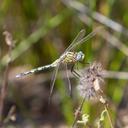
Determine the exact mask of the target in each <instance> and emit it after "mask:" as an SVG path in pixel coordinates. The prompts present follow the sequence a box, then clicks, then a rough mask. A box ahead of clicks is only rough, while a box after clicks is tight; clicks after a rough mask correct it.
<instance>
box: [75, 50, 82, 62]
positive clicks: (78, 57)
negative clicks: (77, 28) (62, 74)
mask: <svg viewBox="0 0 128 128" xmlns="http://www.w3.org/2000/svg"><path fill="white" fill-rule="evenodd" d="M76 59H77V61H82V60H83V59H84V53H83V52H82V51H80V52H78V53H77V56H76Z"/></svg>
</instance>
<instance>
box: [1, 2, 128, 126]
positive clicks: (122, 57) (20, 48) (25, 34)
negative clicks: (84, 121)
mask: <svg viewBox="0 0 128 128" xmlns="http://www.w3.org/2000/svg"><path fill="white" fill-rule="evenodd" d="M104 16H105V17H104ZM98 26H104V31H101V32H99V33H97V35H96V36H94V37H93V38H92V39H90V40H88V41H87V42H86V43H83V44H82V45H80V46H79V47H76V48H75V51H79V50H81V51H83V52H84V54H85V60H84V62H83V63H82V64H79V66H78V68H79V69H82V68H84V67H86V66H88V64H86V63H92V62H94V61H98V62H100V63H101V64H102V65H103V67H104V69H105V70H109V71H112V72H109V73H110V74H108V76H107V78H106V79H105V83H104V85H103V88H104V89H103V90H104V93H105V95H106V97H107V99H108V101H109V105H110V106H109V108H110V116H111V117H112V122H113V125H114V127H116V128H117V127H118V128H125V127H128V111H127V110H128V101H127V98H128V85H127V83H128V82H127V79H128V74H127V70H128V68H127V65H128V60H127V56H128V48H127V40H128V30H127V27H128V1H127V0H104V1H102V0H91V1H90V0H77V1H70V0H69V1H68V0H61V1H58V0H53V1H51V0H38V1H36V0H0V88H1V90H2V87H3V86H4V81H5V78H7V79H6V80H7V81H8V83H7V84H8V86H7V88H6V89H5V91H4V93H5V98H4V100H2V102H3V101H4V102H3V103H4V105H3V109H2V116H1V124H3V122H4V124H5V125H4V126H6V127H22V128H23V127H25V128H27V127H40V128H44V127H45V128H52V127H55V128H62V127H63V128H65V127H70V126H71V125H72V122H73V120H74V112H75V109H77V108H78V106H79V104H80V103H81V98H80V96H79V95H78V94H77V91H76V86H77V83H78V81H77V79H76V78H74V77H71V78H70V79H71V83H72V87H73V90H72V92H73V96H72V97H69V95H68V85H67V80H66V77H65V75H64V74H63V73H65V70H64V69H62V70H61V69H60V70H61V72H63V73H59V75H58V76H59V77H58V79H57V80H56V84H55V88H54V92H53V96H52V100H51V104H50V106H48V96H49V90H50V80H51V74H52V72H53V70H49V71H45V72H42V73H39V74H36V75H31V76H28V77H24V78H21V79H17V78H15V75H16V74H18V73H20V72H23V71H27V70H29V69H32V68H35V67H38V66H42V65H47V64H49V63H52V62H53V61H54V60H55V59H57V58H58V57H59V55H61V54H62V53H63V52H64V50H65V49H66V48H67V47H68V46H69V45H70V43H71V42H72V40H73V39H74V38H75V36H76V35H77V33H78V32H79V31H80V30H81V29H85V30H86V34H88V33H90V32H91V31H93V30H95V29H96V27H98ZM4 31H8V32H10V33H11V35H12V37H13V42H14V43H15V46H14V48H13V50H12V52H11V59H12V63H11V64H10V65H9V70H8V73H7V76H6V77H5V75H4V74H6V69H7V65H8V59H9V57H8V46H7V44H6V41H5V37H4V36H3V32H4ZM121 73H122V74H121ZM1 94H2V91H1ZM1 97H2V96H1ZM0 99H2V98H0ZM0 102H1V101H0ZM0 105H1V104H0ZM10 111H12V112H11V114H10V115H9V112H10ZM102 111H103V107H102V105H101V103H96V102H88V101H86V102H85V104H84V106H83V113H88V115H89V116H90V117H89V123H90V124H91V126H90V127H97V126H96V123H95V122H96V120H97V118H99V116H100V114H101V112H102ZM103 127H104V128H109V127H110V124H109V121H108V119H105V121H104V123H103Z"/></svg>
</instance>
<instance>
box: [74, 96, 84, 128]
mask: <svg viewBox="0 0 128 128" xmlns="http://www.w3.org/2000/svg"><path fill="white" fill-rule="evenodd" d="M85 98H86V97H84V98H83V100H82V102H81V104H80V106H79V107H78V109H77V110H76V111H77V114H76V116H75V119H74V122H73V124H72V128H74V127H75V125H76V122H77V120H78V116H79V113H80V112H81V110H82V107H83V105H84V102H85Z"/></svg>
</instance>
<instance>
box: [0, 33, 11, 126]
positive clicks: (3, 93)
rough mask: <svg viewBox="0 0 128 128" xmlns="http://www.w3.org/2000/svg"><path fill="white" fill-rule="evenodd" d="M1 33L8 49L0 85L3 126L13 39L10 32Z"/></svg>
mask: <svg viewBox="0 0 128 128" xmlns="http://www.w3.org/2000/svg"><path fill="white" fill-rule="evenodd" d="M3 35H5V41H6V44H7V45H8V46H9V51H8V56H9V61H8V64H7V66H6V69H5V73H4V79H3V84H2V87H1V93H0V124H1V126H3V109H4V102H5V98H6V96H7V92H8V90H7V89H8V73H9V67H10V64H11V51H12V48H13V41H12V36H11V34H10V33H9V32H7V31H5V32H4V33H3Z"/></svg>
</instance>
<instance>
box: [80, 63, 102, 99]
mask: <svg viewBox="0 0 128 128" xmlns="http://www.w3.org/2000/svg"><path fill="white" fill-rule="evenodd" d="M102 71H103V70H102V66H101V64H100V63H96V62H94V63H93V64H91V65H90V66H89V67H88V68H86V69H85V70H84V71H83V72H82V74H81V77H80V78H79V85H78V86H77V89H78V91H79V94H80V96H82V97H85V98H86V99H91V98H94V97H96V94H97V92H98V91H100V90H101V87H100V83H101V82H102V81H103V78H102Z"/></svg>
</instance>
